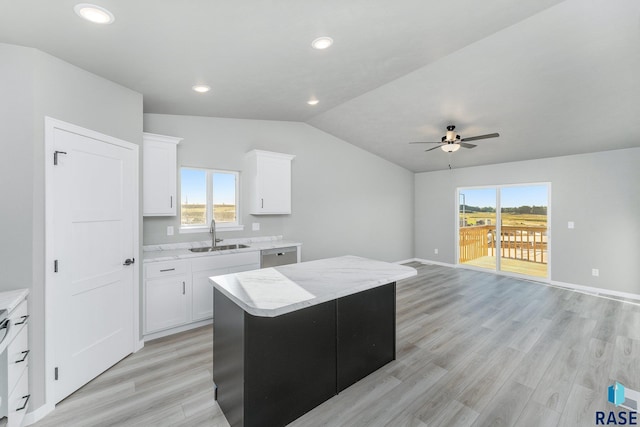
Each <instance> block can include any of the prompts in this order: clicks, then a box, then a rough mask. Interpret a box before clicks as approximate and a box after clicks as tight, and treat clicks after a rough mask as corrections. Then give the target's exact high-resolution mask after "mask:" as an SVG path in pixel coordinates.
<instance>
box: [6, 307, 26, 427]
mask: <svg viewBox="0 0 640 427" xmlns="http://www.w3.org/2000/svg"><path fill="white" fill-rule="evenodd" d="M28 319H29V314H28V307H27V300H26V299H25V300H23V301H22V302H21V303H20V304H19V305H18V306H17V307H16V308H15V309H14V310H13V311H11V312H10V313H9V323H10V326H9V332H8V336H7V337H6V340H7V342H8V345H7V348H6V349H5V350H4V351H3V352H2V354H1V355H0V365H1V366H0V374H2V375H0V377H2V381H0V409H1V410H0V418H1V417H2V415H6V416H7V426H8V427H21V426H22V425H23V424H24V423H23V421H24V416H25V414H26V413H27V409H28V404H29V400H30V398H31V395H30V394H29V359H30V350H29V325H28Z"/></svg>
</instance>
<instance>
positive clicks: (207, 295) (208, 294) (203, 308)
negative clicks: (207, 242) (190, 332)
mask: <svg viewBox="0 0 640 427" xmlns="http://www.w3.org/2000/svg"><path fill="white" fill-rule="evenodd" d="M221 274H227V269H226V268H216V269H212V270H204V271H198V272H195V273H193V276H192V284H193V297H192V300H191V301H192V304H193V306H192V310H191V313H192V320H193V321H197V320H204V319H210V318H212V317H213V285H212V284H211V282H210V281H209V277H211V276H219V275H221Z"/></svg>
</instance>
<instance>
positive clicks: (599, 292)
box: [401, 258, 640, 303]
mask: <svg viewBox="0 0 640 427" xmlns="http://www.w3.org/2000/svg"><path fill="white" fill-rule="evenodd" d="M410 261H415V262H421V263H423V264H435V265H441V266H443V267H451V268H459V266H458V265H456V264H447V263H445V262H440V261H431V260H428V259H421V258H413V259H411V260H408V261H401V262H410ZM483 271H484V270H483ZM487 272H488V273H494V274H499V273H498V272H495V271H489V270H487ZM525 280H529V279H525ZM533 281H535V282H537V283H540V284H543V285H551V286H557V287H560V288H566V289H573V290H576V291H581V292H584V293H587V294H591V295H595V296H602V297H617V298H626V299H630V300H633V301H637V302H638V303H640V295H639V294H634V293H631V292H621V291H614V290H611V289H604V288H596V287H593V286H584V285H576V284H574V283H566V282H559V281H557V280H549V281H545V280H533Z"/></svg>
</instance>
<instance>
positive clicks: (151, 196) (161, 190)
mask: <svg viewBox="0 0 640 427" xmlns="http://www.w3.org/2000/svg"><path fill="white" fill-rule="evenodd" d="M180 141H182V138H175V137H173V136H164V135H156V134H153V133H147V132H145V133H144V134H143V139H142V142H143V150H142V163H143V165H142V174H143V175H142V178H143V181H142V182H143V202H142V205H143V215H144V216H175V215H176V206H177V205H178V198H177V192H176V188H177V184H176V182H177V179H178V175H177V146H178V144H179V143H180Z"/></svg>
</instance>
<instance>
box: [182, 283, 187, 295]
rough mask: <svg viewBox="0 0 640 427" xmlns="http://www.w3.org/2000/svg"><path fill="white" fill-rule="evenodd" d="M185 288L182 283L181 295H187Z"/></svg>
mask: <svg viewBox="0 0 640 427" xmlns="http://www.w3.org/2000/svg"><path fill="white" fill-rule="evenodd" d="M186 288H187V286H186V285H185V283H184V282H182V295H185V294H186V293H187V289H186Z"/></svg>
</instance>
